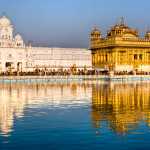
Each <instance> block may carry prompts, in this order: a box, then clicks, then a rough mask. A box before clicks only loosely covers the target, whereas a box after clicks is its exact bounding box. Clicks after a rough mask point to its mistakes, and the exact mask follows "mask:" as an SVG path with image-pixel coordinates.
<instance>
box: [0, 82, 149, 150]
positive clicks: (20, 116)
mask: <svg viewBox="0 0 150 150" xmlns="http://www.w3.org/2000/svg"><path fill="white" fill-rule="evenodd" d="M149 141H150V83H143V82H142V83H140V82H139V83H135V82H134V83H91V82H86V83H68V84H12V85H11V84H1V85H0V150H30V149H31V150H32V149H35V150H44V149H46V150H47V149H49V150H68V149H69V150H94V149H95V150H98V149H104V150H105V149H108V150H109V149H112V148H113V149H120V150H126V149H128V150H130V149H132V150H133V149H136V150H138V149H139V150H141V149H150V142H149Z"/></svg>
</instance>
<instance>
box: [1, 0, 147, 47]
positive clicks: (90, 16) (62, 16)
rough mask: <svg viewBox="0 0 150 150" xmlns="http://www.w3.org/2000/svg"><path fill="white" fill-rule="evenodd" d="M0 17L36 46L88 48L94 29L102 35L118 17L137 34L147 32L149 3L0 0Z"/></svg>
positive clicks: (142, 0)
mask: <svg viewBox="0 0 150 150" xmlns="http://www.w3.org/2000/svg"><path fill="white" fill-rule="evenodd" d="M0 14H1V15H3V14H5V15H6V16H8V17H9V18H10V19H11V21H12V23H13V25H14V27H15V33H20V34H21V35H22V36H23V38H24V40H25V41H26V43H27V42H28V41H32V43H33V44H35V45H37V46H50V47H78V48H88V47H89V34H90V32H91V30H92V28H93V27H94V26H97V27H99V28H100V30H101V31H102V33H103V35H105V33H106V32H107V30H108V29H110V27H111V26H112V25H114V24H116V23H117V21H118V20H119V18H120V17H122V16H123V17H124V18H125V22H126V23H127V24H128V25H129V26H131V27H134V28H136V29H138V30H139V32H140V34H141V35H143V34H142V33H143V32H146V30H147V29H150V0H0Z"/></svg>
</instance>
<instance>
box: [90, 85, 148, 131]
mask: <svg viewBox="0 0 150 150" xmlns="http://www.w3.org/2000/svg"><path fill="white" fill-rule="evenodd" d="M110 84H111V85H110ZM110 84H101V85H97V86H96V85H94V86H93V88H92V89H93V91H92V120H93V123H94V126H95V127H96V128H99V127H100V122H101V121H104V120H105V121H107V122H108V125H109V127H110V129H112V130H114V131H116V132H117V133H126V132H127V131H129V130H131V129H133V128H135V127H136V126H137V125H138V123H139V121H141V120H144V121H145V122H147V125H148V126H150V84H149V83H139V84H136V83H134V84H113V83H110ZM112 84H113V85H112Z"/></svg>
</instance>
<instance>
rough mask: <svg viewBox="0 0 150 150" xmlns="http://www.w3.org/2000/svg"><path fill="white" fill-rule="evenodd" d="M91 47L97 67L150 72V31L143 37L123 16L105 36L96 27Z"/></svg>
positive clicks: (111, 69) (91, 37)
mask: <svg viewBox="0 0 150 150" xmlns="http://www.w3.org/2000/svg"><path fill="white" fill-rule="evenodd" d="M90 49H91V51H92V64H93V67H94V68H95V69H102V70H109V71H115V72H120V71H126V72H131V71H134V72H135V71H136V72H141V71H142V72H150V31H147V32H146V34H145V36H144V37H141V36H140V35H139V32H138V30H136V29H133V28H130V27H128V26H127V25H126V24H125V22H124V19H123V18H121V20H120V21H119V23H118V24H116V25H114V26H113V27H111V29H110V30H109V31H108V32H107V35H106V36H105V37H102V34H101V32H100V30H99V29H98V28H94V29H93V31H92V32H91V35H90Z"/></svg>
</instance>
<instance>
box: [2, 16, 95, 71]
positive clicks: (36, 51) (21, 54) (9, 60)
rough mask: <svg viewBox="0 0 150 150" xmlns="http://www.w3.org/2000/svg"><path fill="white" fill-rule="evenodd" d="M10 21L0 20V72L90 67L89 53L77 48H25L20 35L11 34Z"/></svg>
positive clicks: (12, 29)
mask: <svg viewBox="0 0 150 150" xmlns="http://www.w3.org/2000/svg"><path fill="white" fill-rule="evenodd" d="M13 31H14V28H13V25H12V24H11V21H10V20H9V19H8V18H7V17H5V16H3V17H1V18H0V72H6V71H8V69H11V70H12V71H23V72H25V71H33V70H34V69H35V68H39V69H42V68H47V69H60V68H64V69H70V67H72V66H73V65H75V66H76V67H77V68H78V69H83V68H84V67H85V66H86V67H87V68H91V67H92V61H91V59H92V58H91V51H90V50H87V49H80V48H79V49H77V48H46V47H32V46H26V45H25V43H24V41H23V39H22V37H21V35H19V34H17V35H15V36H14V34H13Z"/></svg>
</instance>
